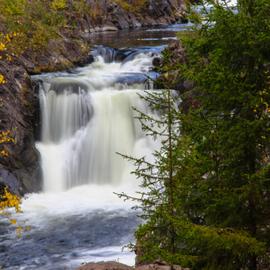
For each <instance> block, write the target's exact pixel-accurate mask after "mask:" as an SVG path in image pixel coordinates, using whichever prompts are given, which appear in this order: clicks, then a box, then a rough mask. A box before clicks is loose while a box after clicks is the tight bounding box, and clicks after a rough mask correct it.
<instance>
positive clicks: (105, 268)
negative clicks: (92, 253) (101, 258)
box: [77, 262, 190, 270]
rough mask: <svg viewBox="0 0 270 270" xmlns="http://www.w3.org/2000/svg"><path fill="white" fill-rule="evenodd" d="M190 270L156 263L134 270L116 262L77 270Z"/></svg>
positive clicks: (88, 265) (90, 264)
mask: <svg viewBox="0 0 270 270" xmlns="http://www.w3.org/2000/svg"><path fill="white" fill-rule="evenodd" d="M172 269H173V270H190V269H189V268H182V267H181V266H179V265H173V266H171V265H168V264H166V263H161V262H156V263H153V264H145V265H140V266H137V267H135V268H133V267H130V266H128V265H125V264H122V263H118V262H98V263H88V264H85V265H83V266H81V267H79V268H78V269H77V270H172Z"/></svg>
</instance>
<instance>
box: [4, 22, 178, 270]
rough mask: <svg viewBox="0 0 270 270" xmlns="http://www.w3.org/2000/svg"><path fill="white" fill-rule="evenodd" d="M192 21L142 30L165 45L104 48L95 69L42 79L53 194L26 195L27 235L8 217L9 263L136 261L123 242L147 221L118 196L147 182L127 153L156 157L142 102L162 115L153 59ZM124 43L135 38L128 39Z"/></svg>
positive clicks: (21, 218)
mask: <svg viewBox="0 0 270 270" xmlns="http://www.w3.org/2000/svg"><path fill="white" fill-rule="evenodd" d="M182 28H183V27H182V26H181V25H179V28H177V27H175V26H173V27H169V28H167V29H166V31H165V30H164V29H163V32H162V29H159V30H158V31H157V30H155V29H152V30H147V31H144V32H142V31H141V32H140V34H138V33H137V35H135V34H134V35H133V37H137V39H136V40H137V41H140V42H141V44H143V45H145V44H144V42H149V40H151V39H152V41H153V40H154V41H155V42H157V41H158V40H159V41H160V42H159V44H157V43H156V44H154V46H153V44H151V45H152V46H143V47H142V46H139V47H135V48H134V47H133V48H126V47H125V48H124V49H121V50H114V49H110V48H107V47H100V46H98V47H96V48H95V49H94V50H93V52H92V54H93V56H94V62H93V63H92V64H90V65H88V66H85V67H82V68H77V69H75V70H72V71H69V72H62V73H61V72H60V73H51V74H43V75H40V76H36V77H34V78H33V79H34V80H38V81H39V82H40V107H41V123H42V125H41V138H40V141H39V142H37V144H36V147H37V149H38V150H39V152H40V156H41V166H42V171H43V192H42V193H40V194H29V195H28V196H26V198H25V199H24V200H23V204H22V210H23V213H22V214H17V215H15V217H16V218H17V220H18V224H19V225H22V226H23V227H24V226H27V225H30V226H31V230H30V231H28V232H23V233H22V236H21V237H20V238H19V237H18V236H17V235H16V233H15V228H14V226H8V225H7V223H8V221H6V222H4V221H2V223H1V224H0V266H2V267H3V268H4V269H7V270H16V269H21V270H22V269H27V270H31V269H40V270H53V269H55V270H61V269H75V268H76V267H77V266H79V265H80V264H81V263H84V262H89V261H101V260H118V261H120V262H123V263H127V264H130V265H132V264H134V254H132V253H129V252H128V251H122V247H123V246H124V245H126V244H128V243H129V242H130V241H133V240H134V239H133V232H134V230H135V228H136V226H137V225H138V224H139V222H140V220H139V219H138V217H137V213H136V212H134V211H132V210H131V206H132V204H131V203H130V202H123V201H122V200H121V199H119V198H118V197H117V196H116V195H115V194H114V193H121V192H126V193H128V194H131V195H132V194H134V193H135V192H136V191H137V190H138V184H139V180H137V179H135V177H134V176H133V175H131V174H130V172H131V171H132V164H130V163H128V162H127V161H125V160H124V159H123V158H122V157H121V156H119V155H118V154H117V153H121V154H125V155H131V156H134V157H142V156H146V157H147V158H148V159H149V160H151V159H152V158H153V157H152V152H153V150H154V149H157V147H159V145H158V142H156V141H153V140H152V139H151V138H149V137H147V136H145V134H143V132H142V131H141V127H140V124H139V122H138V121H137V120H136V119H135V117H134V116H135V112H134V110H133V107H136V108H137V109H139V110H140V111H142V112H144V113H146V114H151V113H152V112H151V111H150V110H149V108H148V106H147V104H145V103H144V102H143V101H142V99H140V98H139V96H138V93H140V94H142V93H143V90H145V89H150V90H151V89H152V88H153V86H152V85H153V83H152V81H151V80H149V77H151V78H155V77H156V76H157V74H156V73H155V72H153V71H152V62H153V59H154V58H155V57H159V56H160V53H161V51H162V50H163V49H164V40H169V39H174V37H175V32H176V29H178V30H182ZM143 33H144V34H145V35H143ZM149 33H151V34H150V35H151V38H149ZM153 33H154V34H153ZM157 33H158V35H157ZM162 33H163V35H162ZM168 33H170V35H169V34H168ZM153 35H154V37H153ZM126 37H129V34H126ZM107 38H108V39H107V42H108V40H110V37H107ZM112 39H114V38H112ZM98 40H99V41H100V38H99V39H97V42H96V43H97V44H98V43H99V41H98ZM107 42H104V43H107ZM119 42H120V43H121V42H123V43H122V45H125V41H124V39H123V40H121V39H119ZM167 42H168V41H167ZM120 45H121V44H120ZM136 45H137V43H136ZM122 47H124V46H122Z"/></svg>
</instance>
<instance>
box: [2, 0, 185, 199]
mask: <svg viewBox="0 0 270 270" xmlns="http://www.w3.org/2000/svg"><path fill="white" fill-rule="evenodd" d="M88 3H89V8H95V5H97V3H96V1H91V0H90V1H88ZM98 8H99V12H100V13H99V14H100V15H99V16H100V17H99V18H95V20H93V17H91V16H90V15H89V16H82V17H78V15H76V14H74V21H76V27H75V28H74V26H73V28H72V29H69V26H68V25H67V27H66V29H63V30H62V31H61V33H59V38H58V39H55V40H50V41H49V42H48V44H47V45H46V46H45V47H44V49H43V50H42V51H38V52H36V51H34V50H31V49H27V50H26V51H25V52H24V53H23V54H22V55H21V56H19V57H17V58H15V59H14V60H13V61H12V62H10V63H8V64H7V63H5V62H4V61H0V73H1V74H2V75H3V76H4V77H5V78H6V83H5V84H1V85H0V102H1V103H0V131H7V130H8V131H10V134H11V136H12V138H13V139H14V143H10V142H9V143H7V144H4V148H5V149H6V150H7V151H8V153H9V154H8V156H6V157H0V188H1V187H2V188H3V187H4V186H7V187H9V189H10V190H11V191H13V192H14V193H17V194H20V195H23V194H25V193H29V192H37V191H40V190H41V186H42V183H41V178H42V176H41V169H40V166H39V154H38V152H37V150H36V149H35V145H34V143H35V140H36V137H37V136H36V134H37V130H38V127H39V101H38V89H37V87H35V84H34V83H33V82H32V81H31V75H33V74H39V73H41V72H53V71H60V70H64V69H68V68H71V67H74V66H76V65H83V64H86V63H88V60H89V51H90V48H91V39H92V37H93V34H94V33H95V32H104V31H105V32H106V31H118V30H122V29H134V28H139V27H150V26H157V25H165V24H171V23H174V22H176V21H179V20H181V18H183V16H184V15H183V14H184V1H182V0H160V1H152V0H149V1H148V5H147V9H145V10H143V11H142V12H141V13H136V12H135V13H132V12H130V11H127V10H125V9H123V8H122V7H121V6H120V5H119V4H116V3H114V2H113V1H108V0H102V1H99V3H98Z"/></svg>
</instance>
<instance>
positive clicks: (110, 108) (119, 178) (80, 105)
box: [37, 52, 156, 192]
mask: <svg viewBox="0 0 270 270" xmlns="http://www.w3.org/2000/svg"><path fill="white" fill-rule="evenodd" d="M155 56H156V55H155V54H153V53H152V52H151V53H150V52H146V53H137V54H134V55H133V57H132V58H131V60H130V61H126V62H125V63H117V62H112V63H105V61H104V58H103V57H101V56H98V57H97V58H96V62H94V63H93V64H92V65H90V66H88V67H85V68H81V69H79V70H78V71H77V72H78V73H77V74H75V75H70V74H65V73H64V74H61V75H60V76H58V77H55V78H46V79H44V82H43V84H42V87H41V90H40V100H41V112H42V136H41V142H40V143H38V144H37V148H38V149H39V151H40V153H41V160H42V169H43V176H44V191H45V192H52V191H54V192H59V191H65V190H68V189H70V188H72V187H75V186H80V185H90V184H96V185H104V184H109V185H112V186H119V185H121V184H124V182H125V181H129V180H130V179H129V178H130V177H128V176H127V175H125V171H126V167H127V164H126V162H125V161H124V159H123V158H122V157H120V156H119V155H117V154H116V153H121V154H125V155H135V154H136V153H135V149H136V143H137V142H138V141H140V140H141V139H143V140H146V141H147V142H146V145H144V147H143V148H142V149H140V150H139V152H140V154H141V155H149V153H151V152H152V150H153V145H152V143H151V141H149V139H148V140H147V138H146V137H145V136H144V135H143V134H142V132H141V130H140V126H139V125H138V123H137V122H136V120H135V118H134V112H133V109H132V107H133V106H134V107H136V108H137V109H139V110H142V111H144V112H146V111H147V106H146V105H145V104H143V102H142V101H141V100H140V98H139V97H138V94H137V92H138V91H141V90H142V89H144V88H145V86H146V85H147V81H148V80H147V78H146V77H145V75H144V73H142V72H148V71H149V69H150V67H151V65H152V60H153V57H155ZM131 74H132V76H133V78H134V77H136V74H139V75H137V76H139V77H140V76H144V81H142V83H139V84H138V83H137V84H133V85H130V86H128V85H127V84H125V83H124V84H123V83H121V77H122V78H124V77H125V75H129V76H131ZM132 87H133V88H134V89H129V88H132ZM123 88H126V89H124V90H123ZM147 143H148V144H147ZM137 150H138V149H137Z"/></svg>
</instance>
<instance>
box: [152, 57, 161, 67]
mask: <svg viewBox="0 0 270 270" xmlns="http://www.w3.org/2000/svg"><path fill="white" fill-rule="evenodd" d="M160 65H161V58H160V57H155V58H154V59H153V66H154V67H160Z"/></svg>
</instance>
